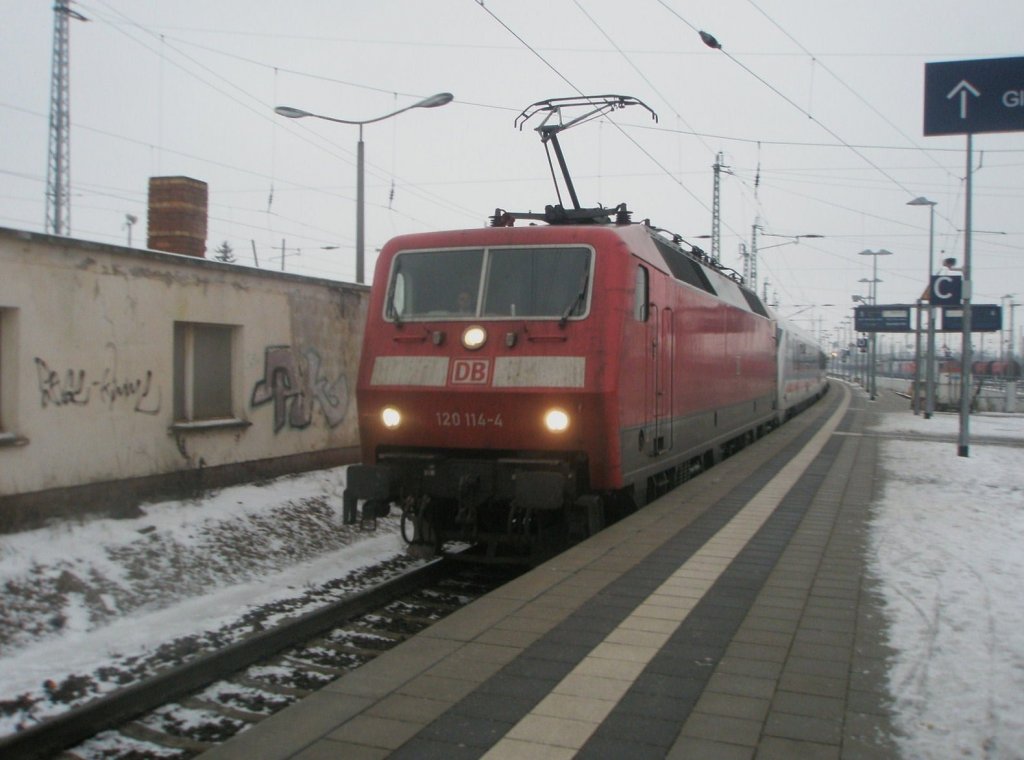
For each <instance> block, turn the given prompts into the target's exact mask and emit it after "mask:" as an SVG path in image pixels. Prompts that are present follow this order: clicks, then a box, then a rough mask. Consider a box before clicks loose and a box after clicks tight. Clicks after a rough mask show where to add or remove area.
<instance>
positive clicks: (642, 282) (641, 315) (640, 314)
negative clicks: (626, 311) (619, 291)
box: [633, 266, 651, 322]
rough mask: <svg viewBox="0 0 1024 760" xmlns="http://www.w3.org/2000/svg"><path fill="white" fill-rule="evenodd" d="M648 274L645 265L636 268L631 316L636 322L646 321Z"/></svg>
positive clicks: (648, 294)
mask: <svg viewBox="0 0 1024 760" xmlns="http://www.w3.org/2000/svg"><path fill="white" fill-rule="evenodd" d="M650 291H651V286H650V274H649V273H648V272H647V269H646V268H645V267H639V266H638V267H637V268H636V289H635V291H634V295H633V316H634V317H635V318H636V321H637V322H646V321H647V308H648V307H647V305H648V304H649V303H650V301H651V293H650Z"/></svg>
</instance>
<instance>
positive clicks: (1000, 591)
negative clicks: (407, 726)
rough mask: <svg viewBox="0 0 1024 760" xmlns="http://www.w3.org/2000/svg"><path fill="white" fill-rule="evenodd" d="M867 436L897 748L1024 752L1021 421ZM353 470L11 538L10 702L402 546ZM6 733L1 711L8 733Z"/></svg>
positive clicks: (2, 682)
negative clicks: (880, 486) (967, 445)
mask: <svg viewBox="0 0 1024 760" xmlns="http://www.w3.org/2000/svg"><path fill="white" fill-rule="evenodd" d="M870 432H874V433H878V434H881V435H882V436H883V437H884V440H883V441H882V442H881V445H882V457H881V462H882V467H883V468H884V470H885V480H886V485H885V488H884V493H883V495H882V498H881V499H880V501H879V502H878V503H877V504H875V505H874V520H873V526H872V543H871V548H870V552H871V556H870V566H871V569H872V571H873V572H874V573H875V574H876V575H877V576H878V577H879V578H880V580H881V592H882V594H883V597H884V599H885V604H886V610H887V615H888V617H889V619H890V622H891V629H892V641H891V644H892V646H893V647H894V648H895V649H896V651H897V656H896V658H895V661H894V663H893V666H892V669H891V672H890V674H889V678H890V684H891V688H892V692H893V694H894V695H895V697H896V710H897V716H896V724H897V727H898V728H899V730H900V731H901V732H902V737H901V739H900V745H901V750H902V752H903V755H904V757H905V758H912V759H913V760H918V759H919V758H922V759H931V758H935V759H936V760H938V759H940V758H943V759H944V758H950V757H967V758H1022V757H1024V706H1022V705H1021V698H1022V696H1024V596H1022V594H1021V593H1020V589H1019V584H1020V583H1021V582H1022V579H1024V417H1022V416H994V415H985V416H975V417H972V419H971V433H972V436H976V438H974V439H973V440H972V445H971V449H970V457H967V458H963V457H958V456H956V444H955V443H954V442H953V441H955V438H956V434H957V417H956V416H955V415H944V414H939V415H936V416H935V417H933V418H932V419H931V420H924V419H923V418H921V417H915V416H914V415H912V414H910V412H909V411H908V412H900V413H892V414H888V415H886V416H885V417H884V418H883V422H882V424H880V425H879V426H878V427H877V428H874V429H873V430H872V431H870ZM902 433H911V434H932V435H936V434H938V435H944V436H946V437H947V438H948V439H949V440H946V441H943V442H934V441H928V440H919V439H918V440H901V439H899V438H898V436H899V435H900V434H902ZM982 438H986V439H987V438H996V439H999V440H1000V442H1001V445H992V444H988V443H980V442H979V439H982ZM344 478H345V469H344V468H338V469H335V470H325V471H322V472H317V473H310V474H306V475H300V476H295V477H290V478H282V479H278V480H275V481H272V482H270V483H266V484H262V485H249V486H241V487H238V488H230V489H225V490H223V491H221V492H219V493H217V494H214V495H212V496H210V497H208V498H204V499H203V500H201V501H196V502H168V503H163V504H157V505H147V506H145V507H144V508H143V511H144V512H145V515H144V516H143V517H139V518H137V519H131V520H93V521H89V522H84V523H81V524H62V525H58V526H55V527H51V528H46V529H42V530H37V531H31V532H27V533H22V534H17V535H10V536H0V613H2V614H0V703H2V702H3V701H4V700H9V699H12V698H14V697H16V696H17V695H20V694H23V693H26V692H29V693H32V694H36V695H38V694H39V693H40V690H41V681H42V680H44V679H59V677H60V675H61V674H62V673H82V672H92V671H94V670H95V669H96V668H100V667H103V665H104V664H105V663H107V662H109V661H110V660H111V659H112V658H115V657H120V658H121V659H123V658H125V657H131V656H135V655H142V654H145V653H146V652H149V651H152V650H153V649H155V648H157V647H159V646H160V645H161V643H165V642H168V641H171V640H174V639H178V638H180V637H182V636H188V635H190V634H191V633H192V632H197V631H206V630H216V629H217V628H218V626H220V625H222V624H223V623H224V622H226V621H228V620H233V619H238V618H240V617H243V616H244V615H245V614H246V611H247V610H251V609H254V608H257V607H260V606H263V605H267V604H272V603H273V602H274V601H275V600H278V599H283V598H285V597H289V598H294V597H301V596H302V594H303V592H304V591H307V590H312V589H315V588H317V587H318V586H319V585H321V584H323V583H325V582H327V581H329V580H330V579H333V578H336V577H338V576H339V575H342V574H344V573H345V572H347V571H350V570H351V571H357V570H358V569H359V568H361V567H366V566H369V565H371V564H373V563H375V562H377V561H380V560H381V559H386V558H390V557H394V556H396V555H397V554H400V553H401V551H402V547H401V539H400V537H399V536H398V535H397V532H398V531H397V528H396V524H395V521H394V519H390V520H385V521H382V522H381V524H380V527H379V529H378V531H377V532H376V533H374V534H365V533H360V532H359V531H358V530H356V529H353V528H352V527H351V526H343V525H341V519H340V517H341V492H342V489H343V487H344ZM229 557H230V558H232V559H231V560H230V561H229V559H228V558H229ZM290 609H292V610H294V607H291V608H290ZM298 611H301V610H298ZM12 730H14V726H13V724H12V723H11V722H10V721H7V722H4V719H2V718H0V734H3V733H8V732H10V731H12Z"/></svg>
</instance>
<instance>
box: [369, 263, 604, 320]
mask: <svg viewBox="0 0 1024 760" xmlns="http://www.w3.org/2000/svg"><path fill="white" fill-rule="evenodd" d="M591 257H592V252H591V249H589V248H584V247H579V246H576V247H571V248H569V247H541V246H538V247H529V248H487V249H483V248H471V249H461V250H454V251H452V250H447V251H444V250H441V251H408V252H405V253H400V254H398V255H397V256H396V257H395V260H394V264H393V266H392V270H391V282H390V283H389V286H388V298H387V308H386V312H387V316H388V317H389V318H391V319H398V320H409V319H437V318H444V319H480V318H488V319H501V318H506V319H508V318H517V317H518V318H524V317H525V318H530V319H560V320H566V319H571V318H573V317H581V316H583V315H585V314H586V312H587V305H588V302H589V300H590V299H589V295H590V273H591V269H592V267H591V265H590V262H591Z"/></svg>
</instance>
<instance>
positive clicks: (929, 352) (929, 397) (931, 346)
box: [907, 196, 936, 420]
mask: <svg viewBox="0 0 1024 760" xmlns="http://www.w3.org/2000/svg"><path fill="white" fill-rule="evenodd" d="M935 203H936V202H935V201H930V200H928V199H927V198H925V197H923V196H921V197H918V198H914V200H912V201H907V205H908V206H928V288H929V292H928V341H927V346H926V348H925V354H926V356H925V366H926V368H927V369H926V370H925V380H924V387H925V390H924V397H925V401H924V418H925V419H926V420H929V419H931V417H932V414H934V413H935V307H933V306H932V299H931V282H932V275H933V274H935Z"/></svg>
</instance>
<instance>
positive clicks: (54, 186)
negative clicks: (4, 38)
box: [46, 0, 88, 235]
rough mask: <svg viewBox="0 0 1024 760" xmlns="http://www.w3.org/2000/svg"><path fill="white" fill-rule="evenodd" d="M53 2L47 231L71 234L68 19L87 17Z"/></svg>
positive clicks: (63, 1) (59, 1) (62, 2)
mask: <svg viewBox="0 0 1024 760" xmlns="http://www.w3.org/2000/svg"><path fill="white" fill-rule="evenodd" d="M69 2H70V0H56V3H55V4H54V6H53V70H52V74H51V77H50V152H49V158H48V161H47V166H46V231H47V232H49V233H50V234H53V235H70V234H71V94H70V87H69V84H68V19H69V18H74V19H77V20H79V21H87V20H88V19H86V17H85V16H83V15H82V14H81V13H78V12H77V11H73V10H71V8H69V7H68V3H69Z"/></svg>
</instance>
